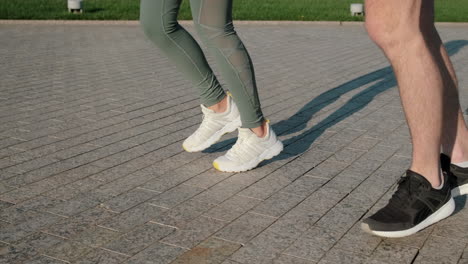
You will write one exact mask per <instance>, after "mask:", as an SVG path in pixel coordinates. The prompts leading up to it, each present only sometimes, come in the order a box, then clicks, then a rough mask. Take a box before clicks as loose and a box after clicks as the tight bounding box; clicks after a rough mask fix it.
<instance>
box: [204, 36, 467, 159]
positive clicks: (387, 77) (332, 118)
mask: <svg viewBox="0 0 468 264" xmlns="http://www.w3.org/2000/svg"><path fill="white" fill-rule="evenodd" d="M466 45H468V40H453V41H449V42H447V43H446V44H445V47H446V49H447V52H448V54H449V55H450V56H453V55H455V54H456V53H458V52H459V51H460V50H461V49H462V48H463V47H464V46H466ZM371 83H374V84H372V85H371V86H369V87H368V88H366V89H364V90H363V91H361V92H359V93H358V94H356V95H354V96H353V97H352V98H351V99H350V100H349V101H348V102H346V103H345V104H344V105H343V106H341V107H340V108H339V109H337V110H336V111H334V112H333V113H332V114H330V115H329V116H328V117H327V118H325V119H324V120H322V121H320V122H319V123H318V124H316V125H314V126H313V127H312V128H310V129H308V130H304V129H305V128H306V124H307V122H308V121H310V120H311V119H312V118H313V117H314V115H315V114H316V113H317V112H319V111H320V110H321V109H323V108H324V107H326V106H328V105H330V104H332V103H334V102H336V101H337V100H339V99H340V97H341V96H343V95H345V94H346V93H348V92H351V91H353V90H355V89H358V88H360V87H362V86H365V85H368V84H371ZM396 85H397V83H396V79H395V77H394V74H393V71H392V69H391V67H385V68H382V69H379V70H376V71H373V72H371V73H368V74H365V75H363V76H361V77H358V78H356V79H353V80H351V81H348V82H346V83H344V84H341V85H339V86H337V87H335V88H333V89H331V90H328V91H326V92H324V93H322V94H320V95H319V96H317V97H316V98H314V99H313V100H312V101H310V102H308V103H307V104H305V105H304V106H303V107H302V108H301V109H299V110H298V111H297V112H296V113H295V114H294V115H292V116H291V117H290V118H288V119H286V120H282V121H280V122H278V123H275V124H273V129H274V130H275V131H276V132H277V133H278V135H281V136H284V135H289V134H293V133H297V132H301V131H302V133H300V134H299V135H296V136H293V137H290V138H288V139H286V140H284V142H283V143H284V145H285V151H284V152H283V153H282V154H281V155H279V156H277V157H275V158H274V159H272V160H269V161H265V162H263V163H262V164H261V165H260V166H263V165H266V164H269V163H271V162H275V161H278V160H282V159H287V158H290V157H293V156H297V155H300V154H302V153H304V152H305V151H307V150H308V149H309V148H310V146H311V145H312V144H313V143H314V142H315V140H316V139H317V138H319V137H320V136H321V135H322V134H323V133H324V132H325V131H326V130H327V129H328V128H330V127H332V126H334V125H336V124H338V123H339V122H341V121H343V120H345V119H346V118H347V117H349V116H351V115H353V114H354V113H356V112H358V111H360V110H362V109H363V108H364V107H366V106H367V105H368V104H369V103H370V102H371V101H372V100H373V99H374V98H375V97H376V96H377V95H379V94H381V93H382V92H384V91H386V90H388V89H390V88H392V87H395V86H396ZM235 140H236V139H235V138H232V139H228V140H224V141H221V142H219V143H217V144H215V145H213V146H212V147H210V148H209V149H207V150H205V151H204V152H208V153H213V152H217V151H220V150H225V149H227V148H228V147H230V146H231V145H232V144H233V143H234V142H235ZM299 141H300V142H299ZM297 142H299V143H300V144H294V143H297ZM293 144H294V145H293ZM292 146H293V147H292Z"/></svg>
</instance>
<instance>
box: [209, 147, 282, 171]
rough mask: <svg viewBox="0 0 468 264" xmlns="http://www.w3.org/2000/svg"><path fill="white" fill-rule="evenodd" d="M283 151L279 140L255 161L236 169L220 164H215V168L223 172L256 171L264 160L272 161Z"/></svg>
mask: <svg viewBox="0 0 468 264" xmlns="http://www.w3.org/2000/svg"><path fill="white" fill-rule="evenodd" d="M281 151H283V143H282V142H281V141H280V140H277V141H276V142H275V144H273V146H271V147H270V148H268V149H266V150H265V151H264V152H263V153H262V154H260V155H259V156H257V157H256V158H255V159H252V160H251V161H250V162H248V163H245V164H242V165H239V166H235V167H229V168H227V167H225V166H222V165H221V164H219V163H218V162H216V161H214V162H213V167H215V169H217V170H219V171H222V172H244V171H249V170H251V169H254V168H256V167H257V166H258V164H260V162H262V161H264V160H269V159H272V158H273V157H275V156H277V155H278V154H280V153H281Z"/></svg>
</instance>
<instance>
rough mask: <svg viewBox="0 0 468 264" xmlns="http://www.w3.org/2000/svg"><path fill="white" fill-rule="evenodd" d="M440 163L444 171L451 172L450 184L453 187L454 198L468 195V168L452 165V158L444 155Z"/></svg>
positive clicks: (441, 155) (441, 156)
mask: <svg viewBox="0 0 468 264" xmlns="http://www.w3.org/2000/svg"><path fill="white" fill-rule="evenodd" d="M440 162H441V164H442V170H447V171H449V172H450V174H449V175H450V176H449V182H450V185H451V187H452V196H453V197H457V196H460V195H465V194H468V168H462V167H459V166H457V165H454V164H452V163H451V161H450V157H449V156H447V155H444V154H440Z"/></svg>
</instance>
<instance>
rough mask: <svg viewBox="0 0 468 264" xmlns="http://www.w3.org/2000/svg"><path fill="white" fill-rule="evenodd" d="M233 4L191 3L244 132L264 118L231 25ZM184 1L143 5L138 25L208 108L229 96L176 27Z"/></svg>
mask: <svg viewBox="0 0 468 264" xmlns="http://www.w3.org/2000/svg"><path fill="white" fill-rule="evenodd" d="M232 1H233V0H190V6H191V9H192V14H193V20H194V23H195V28H196V30H197V32H198V34H199V36H200V39H201V41H202V42H203V43H204V44H205V45H206V46H207V47H208V50H209V51H210V53H211V54H213V55H214V57H215V59H216V62H217V64H218V66H219V68H220V72H221V74H222V76H223V78H224V79H225V80H226V82H227V85H228V88H229V90H230V92H231V93H232V96H233V98H234V100H235V102H236V104H237V106H238V108H239V111H240V114H241V120H242V126H243V127H245V128H254V127H258V126H260V125H261V124H262V122H263V121H264V117H263V114H262V111H261V107H260V101H259V99H258V92H257V87H256V82H255V74H254V69H253V65H252V61H251V59H250V56H249V54H248V53H247V50H246V49H245V47H244V45H243V43H242V41H241V40H240V39H239V37H238V36H237V34H236V32H235V30H234V26H233V24H232ZM181 3H182V0H141V11H140V22H141V25H142V28H143V31H144V32H145V34H146V35H147V36H148V38H149V39H150V40H151V41H152V42H154V43H155V44H156V46H158V47H159V48H160V49H161V50H162V51H163V52H164V53H165V54H166V56H167V57H169V59H171V60H172V61H173V62H174V63H175V64H176V66H177V68H178V69H179V70H180V71H181V72H182V73H183V74H184V75H186V76H187V77H189V78H190V80H191V81H192V82H193V84H194V85H195V86H196V87H198V89H199V91H200V97H201V102H202V104H204V105H205V106H207V107H209V106H212V105H214V104H216V103H218V102H220V101H221V100H222V99H223V98H224V97H225V92H224V90H223V88H222V87H221V85H220V84H219V82H218V80H217V79H216V76H215V75H214V74H213V71H212V70H211V68H210V66H209V65H208V62H207V61H206V58H205V56H204V54H203V52H202V50H201V49H200V46H199V45H198V44H197V42H196V41H195V40H194V39H193V38H192V36H191V35H190V34H189V33H188V32H187V31H186V30H185V29H184V28H183V27H182V26H180V25H179V23H178V22H177V15H178V13H179V8H180V4H181Z"/></svg>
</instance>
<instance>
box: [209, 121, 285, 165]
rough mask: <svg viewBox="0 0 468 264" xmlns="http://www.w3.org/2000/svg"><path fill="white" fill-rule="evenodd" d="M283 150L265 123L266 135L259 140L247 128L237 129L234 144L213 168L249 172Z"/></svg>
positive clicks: (218, 159)
mask: <svg viewBox="0 0 468 264" xmlns="http://www.w3.org/2000/svg"><path fill="white" fill-rule="evenodd" d="M282 150H283V143H281V141H280V140H279V139H278V138H277V137H276V134H275V132H274V131H273V130H272V129H271V126H270V124H269V123H267V134H266V136H265V137H263V138H259V137H258V136H257V135H255V133H254V132H252V130H250V129H249V128H239V137H238V139H237V142H236V144H234V146H232V148H231V149H230V150H229V151H228V152H227V153H226V155H224V156H221V157H219V158H217V159H216V160H215V161H214V162H213V166H214V167H215V168H216V169H217V170H219V171H225V172H241V171H248V170H251V169H253V168H255V167H257V166H258V164H260V162H262V161H263V160H267V159H271V158H273V157H274V156H276V155H278V154H279V153H280V152H281V151H282Z"/></svg>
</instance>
